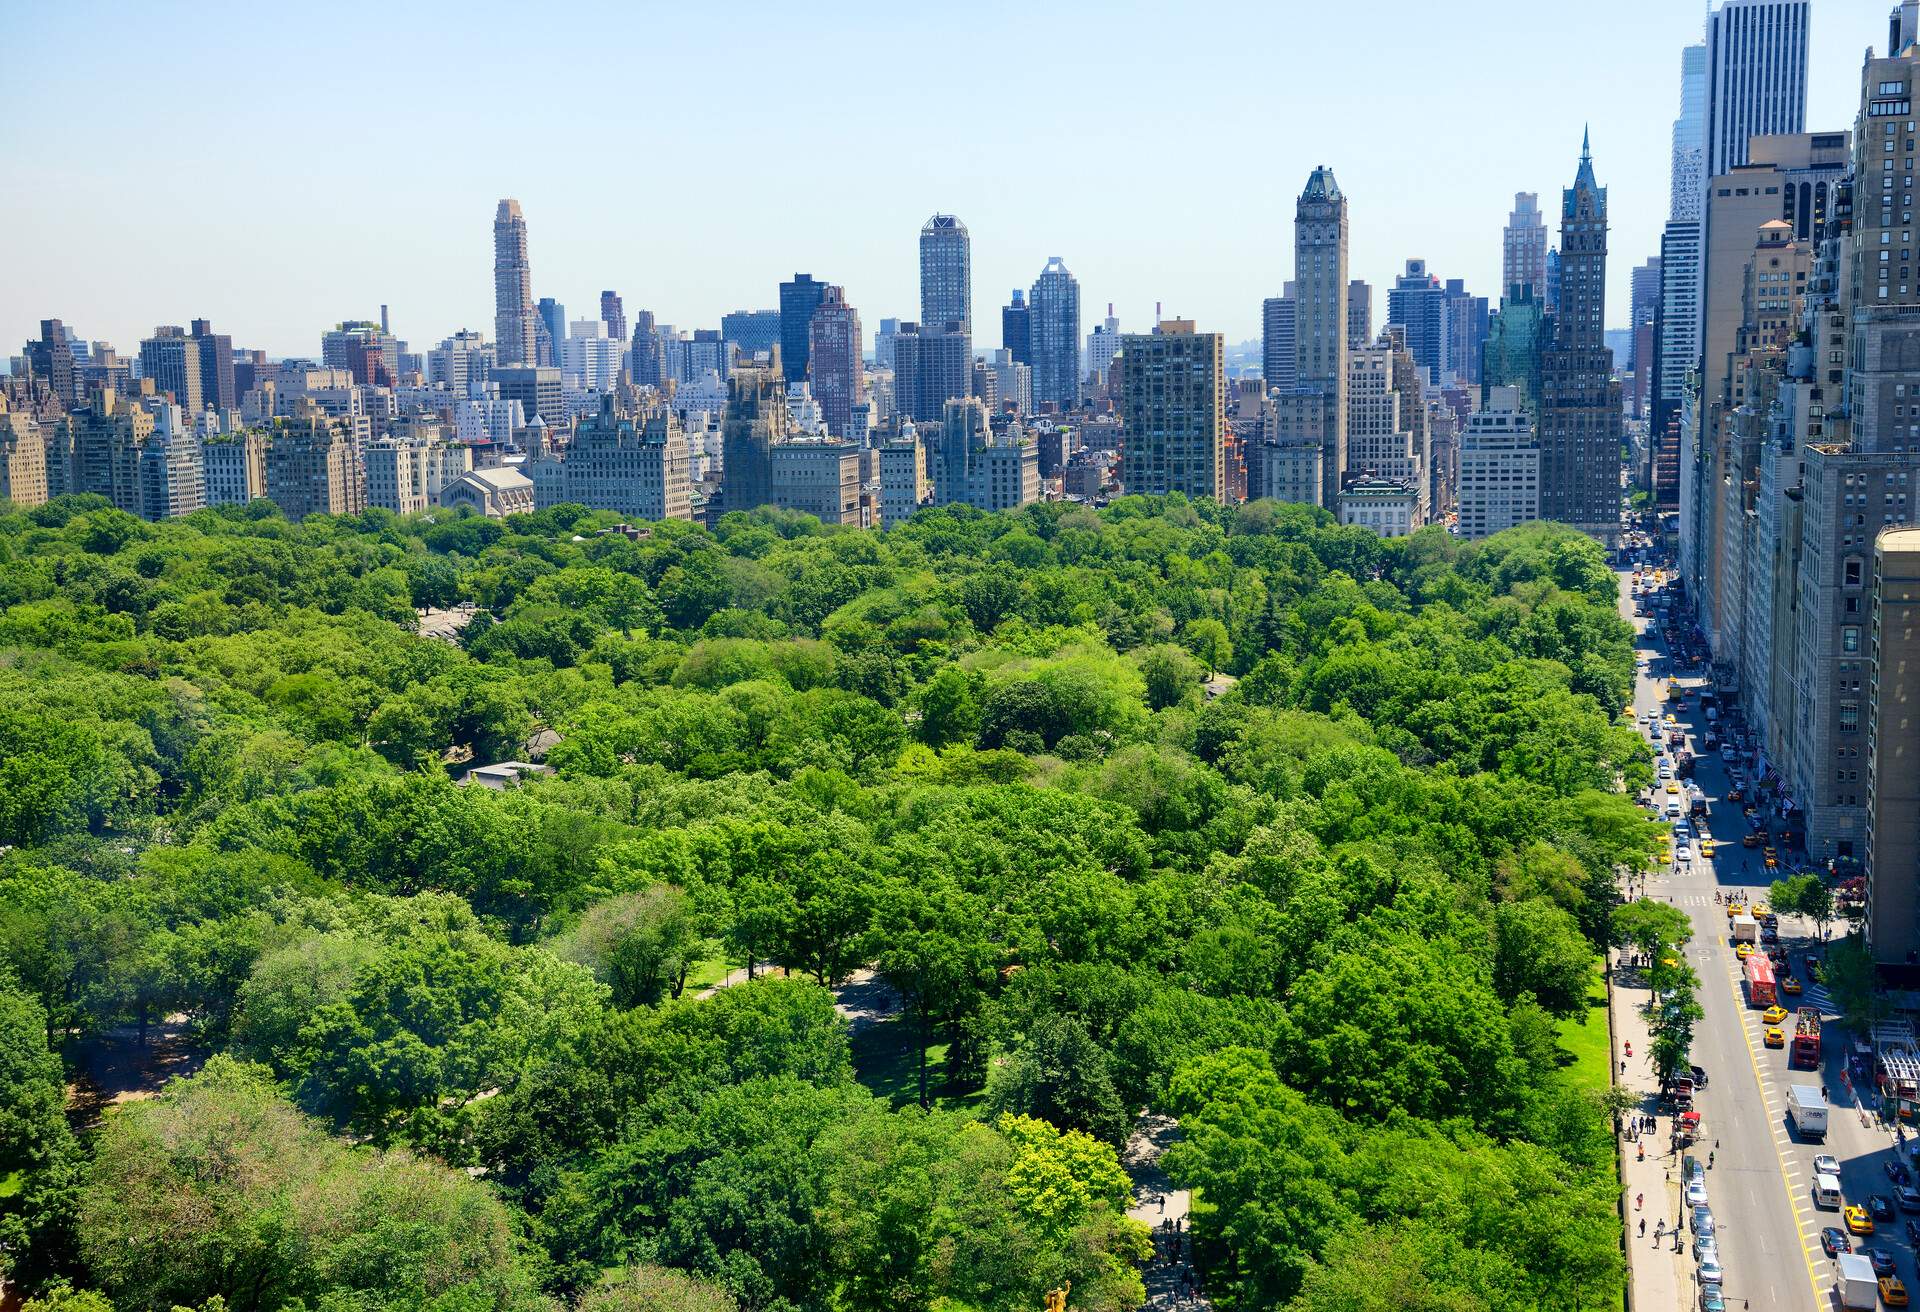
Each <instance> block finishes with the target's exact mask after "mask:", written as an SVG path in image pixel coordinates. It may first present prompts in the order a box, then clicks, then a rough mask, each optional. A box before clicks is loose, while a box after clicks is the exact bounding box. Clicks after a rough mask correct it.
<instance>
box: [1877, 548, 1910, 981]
mask: <svg viewBox="0 0 1920 1312" xmlns="http://www.w3.org/2000/svg"><path fill="white" fill-rule="evenodd" d="M1869 632H1870V633H1871V634H1872V642H1871V657H1872V661H1871V664H1870V665H1869V666H1868V680H1867V687H1866V690H1865V691H1866V703H1867V708H1866V709H1867V770H1868V774H1867V801H1866V808H1867V835H1866V858H1867V859H1866V869H1867V925H1866V929H1867V947H1868V948H1869V950H1871V951H1872V953H1873V959H1874V960H1875V961H1878V962H1883V963H1898V964H1902V965H1908V966H1911V965H1913V964H1915V962H1916V961H1917V960H1920V528H1911V527H1902V528H1889V529H1883V530H1882V531H1881V533H1880V535H1879V537H1878V538H1877V539H1875V541H1874V547H1873V616H1872V624H1871V626H1870V629H1869Z"/></svg>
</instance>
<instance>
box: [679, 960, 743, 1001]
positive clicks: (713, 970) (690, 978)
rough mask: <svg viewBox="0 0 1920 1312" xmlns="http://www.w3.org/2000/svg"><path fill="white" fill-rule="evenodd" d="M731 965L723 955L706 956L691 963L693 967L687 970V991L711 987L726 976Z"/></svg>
mask: <svg viewBox="0 0 1920 1312" xmlns="http://www.w3.org/2000/svg"><path fill="white" fill-rule="evenodd" d="M732 969H733V967H732V966H731V965H729V964H728V963H727V959H726V958H725V957H708V958H706V959H705V960H703V961H696V962H694V963H693V969H692V970H689V971H688V972H687V987H686V991H687V992H688V993H698V992H699V991H700V990H701V989H704V988H711V987H713V986H714V985H715V984H718V983H719V982H720V981H721V980H723V979H725V978H726V977H727V972H728V971H729V970H732Z"/></svg>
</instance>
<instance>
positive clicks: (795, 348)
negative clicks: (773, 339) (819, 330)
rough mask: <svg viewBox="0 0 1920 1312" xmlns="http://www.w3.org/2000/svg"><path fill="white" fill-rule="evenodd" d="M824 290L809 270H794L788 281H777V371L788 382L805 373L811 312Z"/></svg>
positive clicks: (795, 381)
mask: <svg viewBox="0 0 1920 1312" xmlns="http://www.w3.org/2000/svg"><path fill="white" fill-rule="evenodd" d="M826 290H827V285H826V284H825V283H823V282H817V281H815V279H814V276H813V275H812V274H810V273H796V274H794V275H793V278H792V280H791V281H789V282H783V283H781V284H780V370H781V377H783V378H784V379H786V381H787V382H789V383H797V382H800V381H801V380H803V379H804V378H806V376H807V358H808V352H809V350H810V349H811V348H812V334H813V312H814V311H815V310H817V309H819V308H820V298H821V296H822V295H824V294H825V292H826Z"/></svg>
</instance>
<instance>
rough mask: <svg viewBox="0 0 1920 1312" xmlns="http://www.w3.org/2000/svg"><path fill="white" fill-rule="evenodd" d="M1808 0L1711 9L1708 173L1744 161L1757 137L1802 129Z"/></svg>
mask: <svg viewBox="0 0 1920 1312" xmlns="http://www.w3.org/2000/svg"><path fill="white" fill-rule="evenodd" d="M1807 11H1808V0H1721V3H1720V7H1719V8H1718V9H1716V10H1714V11H1713V12H1712V13H1710V14H1708V15H1707V42H1706V56H1707V58H1706V66H1707V67H1706V76H1707V97H1706V137H1705V155H1704V160H1703V162H1704V165H1705V169H1706V176H1707V177H1708V178H1716V177H1718V176H1720V175H1721V174H1722V173H1730V172H1732V171H1733V170H1734V169H1736V168H1738V167H1739V166H1740V165H1742V164H1745V163H1746V162H1747V158H1748V156H1747V144H1748V142H1750V141H1751V140H1752V139H1753V138H1754V137H1777V136H1784V135H1788V134H1791V133H1797V132H1804V131H1805V130H1806V120H1807Z"/></svg>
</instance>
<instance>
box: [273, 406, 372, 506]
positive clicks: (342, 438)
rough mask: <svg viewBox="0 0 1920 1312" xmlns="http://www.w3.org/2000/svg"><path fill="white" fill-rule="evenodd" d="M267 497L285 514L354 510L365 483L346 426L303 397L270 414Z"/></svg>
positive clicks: (362, 502)
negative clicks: (288, 409)
mask: <svg viewBox="0 0 1920 1312" xmlns="http://www.w3.org/2000/svg"><path fill="white" fill-rule="evenodd" d="M267 496H268V498H269V499H270V500H271V501H272V502H273V503H274V504H275V505H276V506H279V507H280V513H281V514H283V515H285V516H286V517H287V518H288V519H294V520H298V519H304V518H305V517H306V516H308V515H357V514H359V513H360V512H361V511H363V510H365V509H366V485H365V482H364V480H363V479H362V477H361V473H360V462H359V460H358V459H357V458H356V457H355V453H354V449H353V442H352V439H351V438H350V437H349V436H348V432H347V428H346V426H345V425H344V424H342V423H340V422H339V421H338V420H335V419H332V418H330V417H329V416H328V415H327V414H326V413H325V412H324V411H322V410H321V409H320V407H319V406H317V405H315V404H314V403H313V402H311V401H310V400H307V399H306V398H296V400H295V404H294V405H293V407H292V413H291V414H289V415H287V416H284V417H282V418H279V419H276V420H275V421H274V425H273V438H272V443H271V445H269V446H268V447H267Z"/></svg>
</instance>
